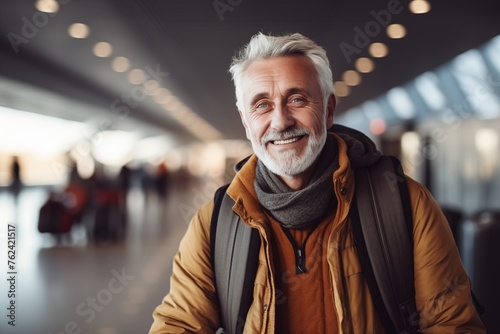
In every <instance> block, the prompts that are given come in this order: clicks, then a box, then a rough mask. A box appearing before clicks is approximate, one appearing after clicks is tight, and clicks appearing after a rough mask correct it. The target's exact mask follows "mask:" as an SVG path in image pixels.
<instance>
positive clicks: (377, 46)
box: [368, 43, 389, 58]
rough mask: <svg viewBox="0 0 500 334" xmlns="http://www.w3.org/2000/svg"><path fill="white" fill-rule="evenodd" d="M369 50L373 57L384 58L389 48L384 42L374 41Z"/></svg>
mask: <svg viewBox="0 0 500 334" xmlns="http://www.w3.org/2000/svg"><path fill="white" fill-rule="evenodd" d="M368 52H369V53H370V55H371V56H372V57H375V58H383V57H385V56H387V54H388V53H389V49H388V48H387V45H385V44H384V43H372V44H371V45H370V46H369V48H368Z"/></svg>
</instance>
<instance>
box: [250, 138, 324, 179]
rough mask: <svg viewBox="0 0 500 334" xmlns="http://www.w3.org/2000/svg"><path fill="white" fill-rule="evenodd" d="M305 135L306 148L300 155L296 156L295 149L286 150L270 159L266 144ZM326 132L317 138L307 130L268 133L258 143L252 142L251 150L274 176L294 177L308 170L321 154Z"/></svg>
mask: <svg viewBox="0 0 500 334" xmlns="http://www.w3.org/2000/svg"><path fill="white" fill-rule="evenodd" d="M301 135H307V136H308V138H307V146H306V148H305V150H304V152H303V154H302V156H298V154H297V153H298V152H297V150H295V149H290V150H286V151H283V152H278V153H276V154H277V156H276V157H272V156H271V155H270V154H269V152H268V151H267V150H266V142H269V140H277V139H283V138H287V137H295V136H301ZM326 136H327V133H326V130H325V131H323V132H322V133H321V134H320V135H319V136H315V135H312V134H311V133H310V131H309V130H307V129H300V128H294V129H292V130H287V131H285V132H270V133H266V134H265V135H264V136H263V137H262V139H261V141H260V143H258V142H257V143H254V142H253V141H252V148H253V150H254V152H255V154H256V155H257V157H258V158H259V159H260V160H261V161H262V163H264V165H265V166H266V167H267V168H268V169H269V170H270V171H271V172H273V173H274V174H276V175H279V176H288V177H290V176H295V175H298V174H300V173H302V172H304V171H305V170H306V169H307V168H309V167H310V166H311V165H312V164H313V162H314V161H316V158H317V157H318V156H319V154H320V153H321V150H322V149H323V146H324V145H325V142H326Z"/></svg>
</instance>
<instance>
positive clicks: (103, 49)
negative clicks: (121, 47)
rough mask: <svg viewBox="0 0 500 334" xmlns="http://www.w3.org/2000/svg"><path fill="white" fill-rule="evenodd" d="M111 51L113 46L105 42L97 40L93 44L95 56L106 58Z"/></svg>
mask: <svg viewBox="0 0 500 334" xmlns="http://www.w3.org/2000/svg"><path fill="white" fill-rule="evenodd" d="M112 53H113V47H112V46H111V44H109V43H107V42H99V43H96V45H94V54H95V55H96V56H97V57H102V58H106V57H109V56H111V54H112Z"/></svg>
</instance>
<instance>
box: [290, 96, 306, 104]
mask: <svg viewBox="0 0 500 334" xmlns="http://www.w3.org/2000/svg"><path fill="white" fill-rule="evenodd" d="M290 103H291V104H293V105H294V106H303V105H305V104H306V100H305V99H303V98H301V97H294V98H292V99H291V100H290Z"/></svg>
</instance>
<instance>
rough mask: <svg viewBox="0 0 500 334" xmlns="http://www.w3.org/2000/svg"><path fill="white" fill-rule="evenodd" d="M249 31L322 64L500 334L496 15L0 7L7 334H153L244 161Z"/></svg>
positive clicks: (435, 9)
mask: <svg viewBox="0 0 500 334" xmlns="http://www.w3.org/2000/svg"><path fill="white" fill-rule="evenodd" d="M259 31H262V32H265V33H273V34H282V33H288V32H300V33H302V34H304V35H306V36H308V37H310V38H312V39H313V40H315V41H317V42H318V44H320V45H322V46H324V47H325V49H326V50H327V52H328V54H329V58H330V61H331V66H332V69H333V72H334V80H335V90H336V94H337V96H338V101H339V102H338V108H337V114H336V118H335V122H336V123H340V124H344V125H347V126H350V127H353V128H355V129H358V130H360V131H362V132H364V133H365V134H367V135H369V136H370V137H371V138H372V139H373V140H374V141H375V142H376V143H377V145H378V148H379V149H380V150H381V151H383V153H385V154H392V155H395V156H398V157H399V158H400V159H401V160H402V162H403V165H404V169H405V172H406V173H407V174H408V175H409V176H411V177H413V178H414V179H416V180H418V181H419V182H421V183H423V184H424V185H425V186H426V187H427V188H428V189H429V190H430V191H431V192H432V194H433V195H434V197H435V198H436V200H437V201H438V202H439V204H440V205H441V207H442V208H443V211H444V212H445V214H446V215H447V217H448V218H449V222H450V225H451V228H452V231H453V233H454V236H455V238H456V242H457V246H458V247H459V250H460V253H461V256H462V260H463V262H464V264H465V266H466V269H467V271H468V274H469V276H470V278H471V282H472V285H473V289H474V291H475V293H476V295H477V297H478V298H479V300H480V301H481V302H482V304H483V305H484V306H485V307H486V313H485V314H484V320H485V322H486V324H487V326H488V327H489V329H490V332H491V333H500V317H498V315H500V306H499V305H500V304H499V303H498V300H499V298H500V286H499V283H498V282H500V256H499V254H500V3H499V2H498V1H486V0H480V1H472V0H458V1H453V2H446V3H445V2H444V1H432V0H430V1H425V0H411V1H409V0H405V1H397V0H376V1H367V0H363V1H352V2H348V1H337V0H335V1H323V0H311V1H284V0H280V1H276V2H265V1H263V0H258V1H250V0H248V1H243V0H238V1H236V0H215V1H196V0H182V1H180V0H179V1H160V0H124V1H119V0H103V1H85V0H58V1H57V0H1V1H0V32H1V40H0V296H1V297H0V310H1V311H0V319H1V320H0V332H1V333H2V334H3V333H6V334H7V333H9V334H10V333H19V334H28V333H37V334H38V333H40V334H42V333H43V334H46V333H47V334H48V333H52V334H56V333H57V334H59V333H67V334H69V333H94V334H128V333H147V331H148V329H149V327H150V325H151V323H152V317H151V314H152V312H153V309H154V308H155V306H156V305H158V304H159V303H160V302H161V299H162V298H163V296H164V295H165V294H166V293H167V292H168V289H169V277H170V274H171V269H172V258H173V256H174V254H175V252H176V250H177V247H178V244H179V241H180V239H181V238H182V236H183V234H184V232H185V230H186V228H187V226H188V223H189V221H190V218H191V217H192V216H193V214H194V213H195V212H196V209H197V208H198V207H199V206H200V205H202V204H203V203H205V202H206V201H208V200H210V199H211V198H213V194H214V192H215V190H216V189H217V188H218V187H219V186H221V185H223V184H225V183H227V182H229V181H230V180H231V178H232V177H233V175H234V171H233V166H234V164H235V163H236V162H237V161H239V160H240V159H243V158H245V157H246V156H248V155H249V154H251V153H252V150H251V146H250V144H249V142H248V141H247V140H246V138H245V133H244V129H243V126H242V125H241V123H240V121H239V115H238V111H237V109H236V107H235V104H234V100H235V99H234V89H233V86H232V82H231V78H230V76H229V74H228V72H227V70H228V67H229V64H230V61H231V57H232V56H233V54H234V52H235V51H236V50H237V49H238V48H240V47H241V46H242V45H244V44H245V43H246V42H247V41H248V40H249V39H250V37H251V36H252V35H253V34H255V33H257V32H259ZM9 291H11V293H9ZM13 301H14V302H13ZM12 305H14V308H12ZM13 314H14V317H12V315H13ZM9 315H11V317H10V318H9ZM11 321H15V323H10V324H9V322H11ZM13 324H15V326H13Z"/></svg>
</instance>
